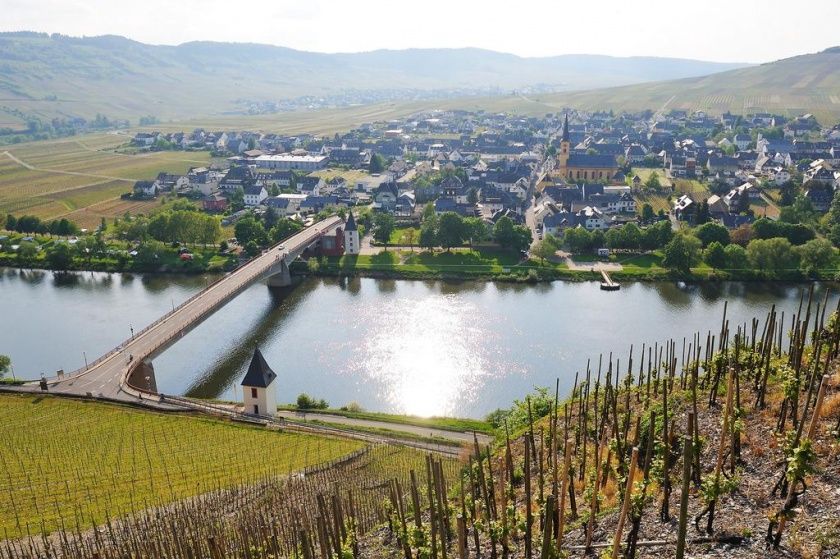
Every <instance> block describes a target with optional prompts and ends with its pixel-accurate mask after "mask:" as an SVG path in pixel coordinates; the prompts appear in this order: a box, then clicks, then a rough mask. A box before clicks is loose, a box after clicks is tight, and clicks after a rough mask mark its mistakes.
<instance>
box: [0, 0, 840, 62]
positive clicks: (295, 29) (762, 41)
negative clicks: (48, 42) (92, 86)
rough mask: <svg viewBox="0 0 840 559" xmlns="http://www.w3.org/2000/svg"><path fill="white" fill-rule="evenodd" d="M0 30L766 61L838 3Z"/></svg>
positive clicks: (48, 23)
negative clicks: (793, 6)
mask: <svg viewBox="0 0 840 559" xmlns="http://www.w3.org/2000/svg"><path fill="white" fill-rule="evenodd" d="M0 13H2V17H0V31H21V30H29V31H44V32H48V33H62V34H65V35H73V36H90V35H104V34H110V35H123V36H126V37H129V38H131V39H135V40H138V41H142V42H144V43H153V44H168V45H174V44H179V43H183V42H187V41H196V40H211V41H222V42H252V43H267V44H273V45H280V46H286V47H291V48H295V49H299V50H309V51H317V52H359V51H369V50H375V49H381V48H387V49H404V48H442V47H478V48H486V49H491V50H496V51H501V52H509V53H513V54H518V55H520V56H551V55H559V54H581V53H586V54H606V55H613V56H636V55H638V56H669V57H676V58H694V59H701V60H711V61H719V62H753V63H756V62H769V61H772V60H777V59H779V58H785V57H788V56H793V55H796V54H804V53H808V52H817V51H820V50H823V49H825V48H827V47H830V46H836V45H840V27H838V26H837V25H834V24H828V23H826V24H822V23H820V22H836V21H838V20H840V0H799V1H798V2H796V8H795V9H792V5H791V3H790V1H789V0H762V1H758V0H701V1H699V2H680V1H678V0H581V1H571V0H530V1H528V2H511V1H510V0H506V1H499V0H469V1H467V0H460V1H459V0H422V1H420V2H416V1H410V2H409V1H405V0H296V1H289V0H247V1H244V2H233V1H231V0H142V1H137V0H0Z"/></svg>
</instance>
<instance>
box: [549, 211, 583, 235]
mask: <svg viewBox="0 0 840 559" xmlns="http://www.w3.org/2000/svg"><path fill="white" fill-rule="evenodd" d="M577 226H578V222H577V216H575V215H574V214H571V213H569V212H566V211H563V212H558V213H556V214H552V215H549V216H546V217H545V219H544V220H543V222H542V233H543V238H545V237H546V236H548V235H552V236H554V237H558V238H559V237H561V236H562V235H563V232H564V231H565V230H566V229H569V228H574V227H577Z"/></svg>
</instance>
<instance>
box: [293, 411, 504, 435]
mask: <svg viewBox="0 0 840 559" xmlns="http://www.w3.org/2000/svg"><path fill="white" fill-rule="evenodd" d="M279 409H284V410H289V411H298V409H297V407H295V406H279ZM306 413H307V415H317V414H319V413H324V414H329V415H338V416H341V417H347V418H350V419H365V420H368V421H382V422H387V423H399V424H400V425H414V426H416V427H430V428H432V429H442V430H444V431H455V432H468V431H477V432H479V433H486V434H488V435H491V434H493V427H492V426H491V425H490V424H489V423H487V422H486V421H483V420H480V419H464V418H458V417H418V416H415V415H398V414H393V413H379V412H369V411H348V410H341V409H327V410H306Z"/></svg>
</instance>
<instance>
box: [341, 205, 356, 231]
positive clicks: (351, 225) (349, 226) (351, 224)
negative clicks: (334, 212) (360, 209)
mask: <svg viewBox="0 0 840 559" xmlns="http://www.w3.org/2000/svg"><path fill="white" fill-rule="evenodd" d="M344 230H345V231H358V228H357V227H356V219H355V218H354V217H353V210H350V215H349V216H347V223H346V224H345V225H344Z"/></svg>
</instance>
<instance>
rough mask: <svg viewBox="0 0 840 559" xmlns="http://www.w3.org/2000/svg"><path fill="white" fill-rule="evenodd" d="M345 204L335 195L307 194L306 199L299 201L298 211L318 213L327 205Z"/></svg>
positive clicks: (337, 205)
mask: <svg viewBox="0 0 840 559" xmlns="http://www.w3.org/2000/svg"><path fill="white" fill-rule="evenodd" d="M346 205H347V204H345V203H343V202H342V201H341V200H339V199H338V197H337V196H307V197H306V199H304V200H303V201H302V202H301V203H300V212H301V213H318V212H320V211H321V210H323V209H324V208H326V207H329V206H334V207H341V206H346Z"/></svg>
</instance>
